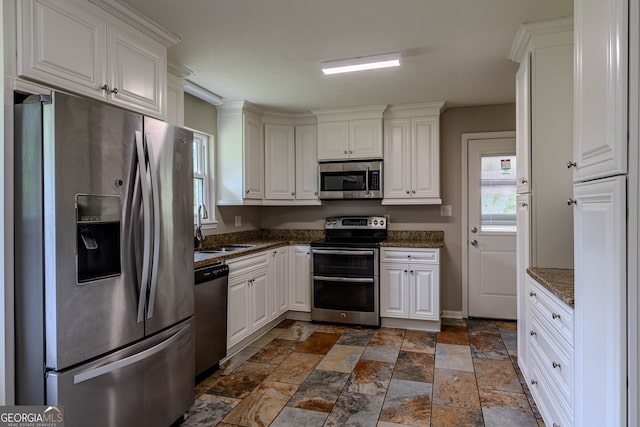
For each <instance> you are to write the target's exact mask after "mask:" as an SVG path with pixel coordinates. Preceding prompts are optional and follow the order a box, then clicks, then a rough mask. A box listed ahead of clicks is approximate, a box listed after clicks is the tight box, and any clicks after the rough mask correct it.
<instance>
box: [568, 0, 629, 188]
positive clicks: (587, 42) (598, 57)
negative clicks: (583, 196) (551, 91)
mask: <svg viewBox="0 0 640 427" xmlns="http://www.w3.org/2000/svg"><path fill="white" fill-rule="evenodd" d="M628 7H629V6H628V1H627V0H577V1H576V2H575V8H574V13H575V67H574V68H575V82H574V85H575V86H574V96H575V100H574V103H575V113H574V149H573V157H574V158H573V159H572V160H573V162H575V163H576V166H575V169H574V173H573V179H574V181H586V180H590V179H594V178H602V177H606V176H611V175H616V174H622V173H626V171H627V88H628V76H627V68H628V40H629V34H628V33H629V31H628V17H629V13H628Z"/></svg>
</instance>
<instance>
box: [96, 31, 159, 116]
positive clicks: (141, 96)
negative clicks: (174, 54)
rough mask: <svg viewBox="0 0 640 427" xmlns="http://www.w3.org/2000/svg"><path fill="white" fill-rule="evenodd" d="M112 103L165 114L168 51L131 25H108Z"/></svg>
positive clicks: (140, 110)
mask: <svg viewBox="0 0 640 427" xmlns="http://www.w3.org/2000/svg"><path fill="white" fill-rule="evenodd" d="M107 38H108V42H107V46H108V54H107V62H108V64H109V65H108V70H109V71H108V72H109V88H110V98H109V100H110V102H112V103H113V104H117V105H120V106H122V107H124V108H127V109H130V110H135V111H139V112H142V113H145V114H148V115H151V116H154V117H158V118H161V119H163V118H164V117H165V108H166V107H165V102H166V100H165V97H166V82H167V50H166V48H165V47H164V46H163V45H162V44H161V43H158V42H156V41H155V40H153V39H151V38H150V37H147V36H146V35H145V34H143V33H141V32H139V31H136V30H134V29H132V28H128V29H126V30H125V29H122V28H120V27H117V26H114V25H109V27H108V28H107Z"/></svg>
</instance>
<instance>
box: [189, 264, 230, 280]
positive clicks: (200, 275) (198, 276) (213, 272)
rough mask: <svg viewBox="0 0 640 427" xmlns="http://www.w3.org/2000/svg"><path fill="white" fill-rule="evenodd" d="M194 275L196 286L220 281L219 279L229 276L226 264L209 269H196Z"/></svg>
mask: <svg viewBox="0 0 640 427" xmlns="http://www.w3.org/2000/svg"><path fill="white" fill-rule="evenodd" d="M194 273H195V277H194V282H195V284H196V285H198V284H200V283H205V282H210V281H212V280H216V279H220V278H221V277H227V276H228V275H229V266H228V265H226V264H216V265H212V266H209V267H203V268H198V269H197V270H195V271H194Z"/></svg>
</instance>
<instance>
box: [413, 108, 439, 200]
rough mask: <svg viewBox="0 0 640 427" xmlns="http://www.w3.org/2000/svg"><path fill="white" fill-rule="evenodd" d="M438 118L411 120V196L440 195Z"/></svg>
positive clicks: (435, 196) (426, 196)
mask: <svg viewBox="0 0 640 427" xmlns="http://www.w3.org/2000/svg"><path fill="white" fill-rule="evenodd" d="M438 120H439V119H438V118H432V117H421V118H415V119H412V120H411V147H412V152H411V188H410V190H411V197H417V198H439V197H440V141H439V138H438V133H439V132H438V128H439V125H438Z"/></svg>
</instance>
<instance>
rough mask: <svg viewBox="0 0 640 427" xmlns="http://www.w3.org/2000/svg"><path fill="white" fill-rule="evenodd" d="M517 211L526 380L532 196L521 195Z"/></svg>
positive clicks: (521, 337)
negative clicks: (528, 269)
mask: <svg viewBox="0 0 640 427" xmlns="http://www.w3.org/2000/svg"><path fill="white" fill-rule="evenodd" d="M516 203H517V205H518V206H517V211H516V224H517V226H516V230H517V231H516V248H517V249H516V254H517V258H516V280H517V288H516V292H517V301H518V305H517V311H518V314H517V316H518V364H519V365H520V369H521V370H522V372H523V374H524V375H525V377H526V378H528V376H527V375H528V370H527V366H528V360H529V359H528V347H527V342H528V341H527V339H528V338H527V337H528V334H529V325H528V318H527V268H529V265H530V258H529V257H530V253H531V246H530V244H531V243H530V242H531V241H530V236H531V225H530V224H531V222H530V220H531V219H530V207H531V194H521V195H518V197H517V201H516Z"/></svg>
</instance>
